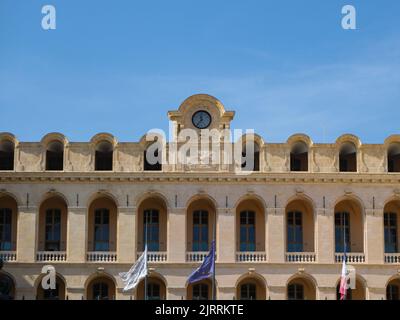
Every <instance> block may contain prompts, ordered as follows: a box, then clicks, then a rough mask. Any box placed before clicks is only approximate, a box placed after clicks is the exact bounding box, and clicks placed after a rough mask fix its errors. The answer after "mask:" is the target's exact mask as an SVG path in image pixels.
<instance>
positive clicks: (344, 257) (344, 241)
mask: <svg viewBox="0 0 400 320" xmlns="http://www.w3.org/2000/svg"><path fill="white" fill-rule="evenodd" d="M342 215H343V259H344V260H345V261H344V263H347V261H346V259H347V258H346V218H345V217H346V215H345V212H343V213H342ZM346 281H347V280H346ZM345 289H346V292H345V294H344V298H343V300H346V298H347V285H346V287H345Z"/></svg>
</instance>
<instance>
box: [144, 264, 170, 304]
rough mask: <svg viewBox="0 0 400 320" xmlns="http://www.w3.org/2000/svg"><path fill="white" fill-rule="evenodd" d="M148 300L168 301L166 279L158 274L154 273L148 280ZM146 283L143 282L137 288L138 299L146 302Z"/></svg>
mask: <svg viewBox="0 0 400 320" xmlns="http://www.w3.org/2000/svg"><path fill="white" fill-rule="evenodd" d="M146 283H147V290H146V291H147V300H166V299H167V282H166V280H165V278H164V277H163V276H162V275H160V274H159V273H157V272H154V271H152V272H151V273H150V274H149V275H148V276H147V279H146ZM144 285H145V281H144V280H142V281H140V283H139V284H138V286H137V288H136V299H137V300H145V287H144Z"/></svg>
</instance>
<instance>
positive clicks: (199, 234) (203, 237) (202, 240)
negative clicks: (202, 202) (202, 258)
mask: <svg viewBox="0 0 400 320" xmlns="http://www.w3.org/2000/svg"><path fill="white" fill-rule="evenodd" d="M192 250H193V251H208V211H205V210H195V211H194V212H193V243H192Z"/></svg>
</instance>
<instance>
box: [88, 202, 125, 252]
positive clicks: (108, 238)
mask: <svg viewBox="0 0 400 320" xmlns="http://www.w3.org/2000/svg"><path fill="white" fill-rule="evenodd" d="M117 218H118V210H117V205H116V203H115V202H114V200H113V199H111V198H110V197H107V196H101V197H99V198H97V199H95V200H94V201H92V203H91V204H90V206H89V217H88V221H89V227H88V233H89V234H88V250H89V251H105V252H107V251H116V250H117V245H116V243H117Z"/></svg>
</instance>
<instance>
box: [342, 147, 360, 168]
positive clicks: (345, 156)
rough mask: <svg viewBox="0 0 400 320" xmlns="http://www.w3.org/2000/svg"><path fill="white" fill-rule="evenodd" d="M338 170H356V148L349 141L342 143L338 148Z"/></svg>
mask: <svg viewBox="0 0 400 320" xmlns="http://www.w3.org/2000/svg"><path fill="white" fill-rule="evenodd" d="M339 171H340V172H357V149H356V146H355V145H354V144H353V143H351V142H346V143H344V144H343V145H342V147H341V148H340V152H339Z"/></svg>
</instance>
